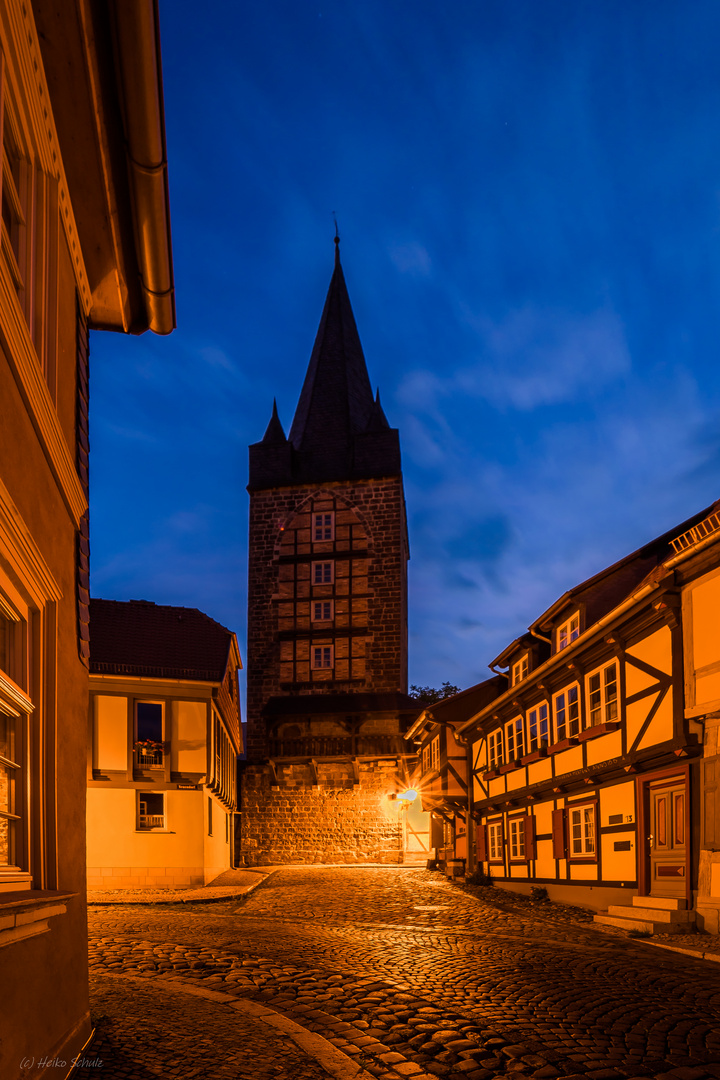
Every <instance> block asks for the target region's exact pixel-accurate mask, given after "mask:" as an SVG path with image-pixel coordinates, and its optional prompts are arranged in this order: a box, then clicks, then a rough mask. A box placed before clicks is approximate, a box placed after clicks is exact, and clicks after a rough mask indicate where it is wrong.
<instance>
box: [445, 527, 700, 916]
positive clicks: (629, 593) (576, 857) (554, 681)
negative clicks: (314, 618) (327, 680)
mask: <svg viewBox="0 0 720 1080" xmlns="http://www.w3.org/2000/svg"><path fill="white" fill-rule="evenodd" d="M716 510H717V507H716V506H714V507H711V508H710V509H709V510H704V511H702V512H701V513H700V514H698V515H696V517H695V518H693V519H691V520H690V521H688V522H685V523H684V524H683V525H681V526H678V528H677V529H675V530H673V531H672V532H670V533H667V534H665V535H664V536H661V537H659V538H658V539H657V540H654V541H652V542H651V543H649V544H647V545H646V546H645V547H643V548H641V549H640V550H639V551H636V552H634V553H633V554H632V555H629V556H627V557H626V558H625V559H623V560H621V561H620V562H619V563H616V564H615V565H614V566H611V567H609V568H608V569H607V570H604V571H602V572H601V573H600V574H597V575H596V576H595V577H593V578H591V579H590V580H589V581H586V582H584V583H583V584H582V585H579V586H578V587H577V588H575V589H572V590H570V591H569V592H567V593H566V594H564V595H563V596H562V597H561V598H560V599H559V600H558V601H557V602H556V603H555V604H553V606H552V607H551V608H550V609H549V610H548V611H546V612H545V613H544V614H543V615H542V616H540V618H539V619H537V620H536V621H535V622H534V623H533V625H532V626H531V627H530V632H529V634H528V635H525V636H524V637H522V638H520V639H518V640H517V641H515V642H513V643H512V645H510V646H508V648H507V649H506V650H505V651H504V652H503V653H502V654H501V656H499V657H498V658H497V659H496V661H494V665H497V666H504V667H506V668H507V675H506V678H505V688H504V689H503V690H502V692H500V693H498V694H497V696H496V697H495V698H494V699H493V700H492V701H491V702H489V703H488V704H486V705H484V706H483V707H482V708H479V709H476V710H475V713H474V715H467V714H466V718H465V719H464V720H463V721H462V722H461V723H459V724H458V725H457V727H456V730H457V732H458V733H459V735H460V737H461V738H462V739H463V740H465V741H466V742H467V744H468V747H469V757H468V760H469V763H470V770H469V775H470V776H471V782H472V790H471V795H470V801H469V806H470V808H471V812H472V817H473V819H474V820H473V831H474V838H475V843H474V860H476V861H477V862H478V863H479V864H481V865H482V867H483V868H484V869H485V871H486V872H488V873H489V874H491V875H492V876H493V877H494V878H495V879H496V881H497V882H498V884H501V885H503V886H504V887H506V888H512V889H519V890H520V891H527V890H528V888H529V886H530V885H542V886H544V887H546V888H547V890H548V893H549V895H550V897H551V898H554V899H559V900H563V901H566V902H570V903H577V904H581V905H584V906H587V907H591V908H595V909H596V910H597V911H600V912H605V909H607V913H603V914H599V915H598V916H596V918H597V919H598V920H599V921H606V922H611V923H615V924H616V925H619V926H624V927H626V928H632V927H636V928H640V929H649V930H651V931H652V930H657V929H658V928H660V929H662V930H665V931H668V930H669V931H672V930H673V929H675V930H677V929H681V928H683V927H684V926H686V925H687V924H689V923H692V922H697V924H698V925H699V926H701V927H702V928H704V929H707V930H710V931H711V932H713V933H717V932H718V912H719V911H720V857H719V856H718V854H717V848H718V846H720V841H719V837H720V798H718V795H717V790H718V780H719V779H720V767H719V766H718V762H720V756H719V748H718V725H719V724H720V719H719V718H720V629H719V626H720V624H718V620H717V612H718V610H719V609H720V531H718V527H719V525H720V519H718V518H717V516H716V513H715V511H716ZM491 666H493V665H491ZM455 700H458V699H455ZM474 860H473V861H474Z"/></svg>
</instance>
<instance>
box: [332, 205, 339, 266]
mask: <svg viewBox="0 0 720 1080" xmlns="http://www.w3.org/2000/svg"><path fill="white" fill-rule="evenodd" d="M333 221H334V222H335V262H338V261H339V260H340V231H339V229H338V223H337V217H336V216H335V211H334V210H333Z"/></svg>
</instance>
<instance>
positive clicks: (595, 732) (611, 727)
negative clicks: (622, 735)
mask: <svg viewBox="0 0 720 1080" xmlns="http://www.w3.org/2000/svg"><path fill="white" fill-rule="evenodd" d="M619 726H620V725H619V724H618V723H616V722H613V723H610V724H596V725H595V727H589V728H585V731H581V732H580V734H579V735H578V739H579V740H580V742H587V740H588V739H597V737H598V736H599V735H607V734H608V732H610V731H617V729H618V728H619Z"/></svg>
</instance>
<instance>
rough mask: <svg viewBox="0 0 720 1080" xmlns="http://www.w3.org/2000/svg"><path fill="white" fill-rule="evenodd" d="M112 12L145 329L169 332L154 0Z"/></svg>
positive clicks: (121, 1)
mask: <svg viewBox="0 0 720 1080" xmlns="http://www.w3.org/2000/svg"><path fill="white" fill-rule="evenodd" d="M112 12H113V15H114V20H113V22H114V27H115V38H116V60H117V64H118V69H119V75H120V89H121V99H122V103H123V110H124V113H125V137H126V155H127V162H128V171H129V177H130V188H131V193H132V200H133V207H134V211H135V232H136V244H137V256H138V263H139V266H140V286H141V289H142V292H143V296H144V300H145V310H146V313H147V325H148V327H149V329H150V330H153V331H154V332H155V333H156V334H169V333H170V332H171V331H172V330H174V329H175V325H176V323H175V287H174V282H173V270H172V244H171V239H170V200H169V195H168V176H167V152H166V147H165V124H164V105H163V92H162V67H161V61H160V36H159V19H158V10H157V0H115V2H114V3H112ZM143 329H145V328H144V327H143Z"/></svg>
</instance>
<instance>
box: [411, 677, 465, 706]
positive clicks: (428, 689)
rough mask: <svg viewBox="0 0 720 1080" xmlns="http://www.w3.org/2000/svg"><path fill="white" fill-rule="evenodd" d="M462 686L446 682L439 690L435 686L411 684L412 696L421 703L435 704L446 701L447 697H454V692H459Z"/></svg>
mask: <svg viewBox="0 0 720 1080" xmlns="http://www.w3.org/2000/svg"><path fill="white" fill-rule="evenodd" d="M459 693H460V687H459V686H453V685H452V683H449V682H444V683H443V684H442V685H441V687H440V689H439V690H437V689H436V688H435V687H434V686H415V685H413V686H411V687H410V697H411V698H413V699H414V700H415V701H417V703H418V704H419V705H435V703H436V702H438V701H444V700H445V698H449V697H452V696H453V694H459Z"/></svg>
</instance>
